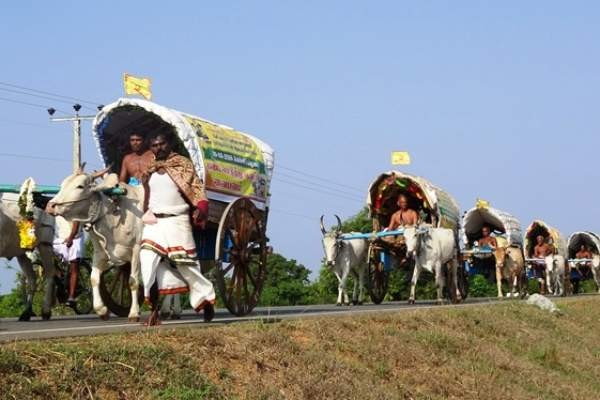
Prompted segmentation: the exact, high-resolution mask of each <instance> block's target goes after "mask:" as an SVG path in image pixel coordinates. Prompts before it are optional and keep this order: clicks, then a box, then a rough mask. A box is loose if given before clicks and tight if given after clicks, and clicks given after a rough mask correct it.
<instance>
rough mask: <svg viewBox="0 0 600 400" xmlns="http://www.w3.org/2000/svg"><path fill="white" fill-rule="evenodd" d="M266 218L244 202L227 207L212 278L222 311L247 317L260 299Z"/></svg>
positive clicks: (264, 269) (265, 253)
mask: <svg viewBox="0 0 600 400" xmlns="http://www.w3.org/2000/svg"><path fill="white" fill-rule="evenodd" d="M265 222H266V221H265V214H264V213H263V212H262V211H260V210H258V209H257V208H256V206H255V205H254V203H252V201H250V200H249V199H247V198H241V199H237V200H235V201H234V202H232V203H231V204H229V205H228V206H227V208H226V209H225V211H224V213H223V216H222V217H221V223H220V224H219V230H218V232H217V243H216V247H217V248H216V259H217V260H216V261H217V262H216V269H215V275H216V280H217V286H218V288H219V293H220V295H221V297H222V299H223V302H224V303H225V307H227V309H228V310H229V311H230V312H231V313H232V314H234V315H237V316H243V315H247V314H249V313H250V312H252V310H253V309H254V307H256V305H257V304H258V300H259V298H260V293H261V291H262V286H263V282H264V280H265V274H266V264H267V238H266V235H265V228H266V227H265Z"/></svg>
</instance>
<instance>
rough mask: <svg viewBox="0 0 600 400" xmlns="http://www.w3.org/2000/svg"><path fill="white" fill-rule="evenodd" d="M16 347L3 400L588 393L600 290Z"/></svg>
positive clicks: (0, 357)
mask: <svg viewBox="0 0 600 400" xmlns="http://www.w3.org/2000/svg"><path fill="white" fill-rule="evenodd" d="M560 307H561V310H562V311H563V315H561V316H557V315H552V314H549V313H547V312H544V311H541V310H538V309H537V308H535V307H532V306H528V305H526V304H525V303H524V302H517V301H505V302H503V303H502V304H500V305H487V306H486V305H481V306H470V307H464V308H437V309H431V310H415V311H405V312H397V313H382V314H374V315H362V316H356V317H335V318H327V319H308V320H301V321H287V322H282V323H278V324H261V323H247V324H238V325H228V326H223V327H211V328H208V329H188V328H181V329H177V330H167V329H161V330H158V331H156V330H148V331H145V332H141V333H131V334H118V335H104V336H96V337H82V338H64V339H53V340H47V341H37V342H16V343H9V344H3V345H1V346H0V399H4V398H6V399H13V398H17V399H44V400H47V399H91V398H94V399H119V398H122V399H146V398H149V399H165V400H166V399H222V398H236V399H331V398H344V399H389V398H391V399H411V398H412V399H482V398H485V399H503V400H504V399H506V398H510V399H535V398H544V399H582V398H596V397H597V393H599V392H600V380H599V379H598V376H600V341H598V339H597V332H600V297H596V296H591V297H585V298H570V299H565V300H560Z"/></svg>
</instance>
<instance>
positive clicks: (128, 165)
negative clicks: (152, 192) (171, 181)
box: [119, 132, 154, 186]
mask: <svg viewBox="0 0 600 400" xmlns="http://www.w3.org/2000/svg"><path fill="white" fill-rule="evenodd" d="M129 148H130V149H131V152H130V153H129V154H127V155H126V156H125V157H124V158H123V162H122V163H121V173H120V174H119V182H124V183H128V184H130V185H133V186H137V185H141V183H142V177H143V176H144V175H145V174H146V173H147V171H148V167H149V166H150V164H151V163H152V161H154V154H153V153H152V152H151V151H150V150H148V148H146V146H145V145H144V137H143V136H142V135H141V134H139V133H136V132H133V133H131V134H130V135H129Z"/></svg>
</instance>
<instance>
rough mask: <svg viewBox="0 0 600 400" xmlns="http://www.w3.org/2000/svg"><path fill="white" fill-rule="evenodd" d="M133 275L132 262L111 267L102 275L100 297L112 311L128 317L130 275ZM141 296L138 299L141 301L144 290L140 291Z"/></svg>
mask: <svg viewBox="0 0 600 400" xmlns="http://www.w3.org/2000/svg"><path fill="white" fill-rule="evenodd" d="M130 275H131V264H124V265H122V266H119V267H115V266H113V267H111V268H109V269H107V270H106V271H104V272H102V274H101V275H100V297H101V298H102V302H103V303H104V305H106V307H107V308H108V310H109V311H110V312H112V313H113V314H115V315H117V316H119V317H127V316H128V315H129V310H130V309H131V289H130V288H129V276H130ZM138 293H140V296H139V298H138V299H136V300H137V301H138V302H141V297H142V296H143V292H142V291H141V290H140V291H138Z"/></svg>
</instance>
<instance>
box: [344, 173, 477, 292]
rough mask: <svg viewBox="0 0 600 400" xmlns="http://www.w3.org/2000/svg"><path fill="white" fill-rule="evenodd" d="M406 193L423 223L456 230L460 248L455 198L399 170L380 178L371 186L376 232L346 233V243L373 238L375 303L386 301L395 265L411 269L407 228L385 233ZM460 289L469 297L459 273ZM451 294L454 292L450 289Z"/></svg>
mask: <svg viewBox="0 0 600 400" xmlns="http://www.w3.org/2000/svg"><path fill="white" fill-rule="evenodd" d="M401 194H404V195H405V196H406V197H407V198H408V201H409V206H410V208H412V209H413V210H415V211H417V213H418V214H419V216H420V220H421V222H422V223H424V224H427V225H429V226H433V227H441V228H449V229H452V230H453V231H454V233H455V235H456V239H457V245H458V227H459V207H458V204H457V203H456V201H455V200H454V198H453V197H452V196H451V195H450V194H448V193H447V192H445V191H443V190H442V189H440V188H438V187H437V186H435V185H434V184H432V183H431V182H429V181H428V180H426V179H424V178H422V177H419V176H414V175H409V174H406V173H404V172H399V171H389V172H385V173H382V174H380V175H378V176H377V178H376V179H375V180H374V181H373V183H372V184H371V185H370V187H369V193H368V197H367V206H368V208H369V214H370V216H371V218H372V221H373V233H362V234H345V235H343V238H344V239H345V240H353V239H365V238H366V239H369V240H370V245H369V271H368V289H369V295H370V297H371V300H372V301H373V302H374V303H375V304H379V303H381V302H382V301H383V299H384V297H385V295H386V294H387V290H388V281H389V273H390V272H391V271H392V269H393V267H394V265H396V266H398V267H408V263H407V262H406V261H405V260H404V257H405V256H406V254H405V253H406V246H404V248H403V245H402V241H403V240H402V236H403V233H404V230H403V229H399V230H395V231H384V230H385V228H386V227H387V226H388V225H389V222H390V218H391V216H392V214H394V213H395V212H396V211H397V210H398V206H397V204H396V203H397V199H398V196H399V195H401ZM403 252H404V253H403ZM459 286H460V287H459V289H460V290H461V293H462V294H463V298H465V297H466V296H467V287H466V278H465V275H464V271H463V270H462V267H461V269H460V270H459ZM449 292H452V291H451V290H449Z"/></svg>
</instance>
